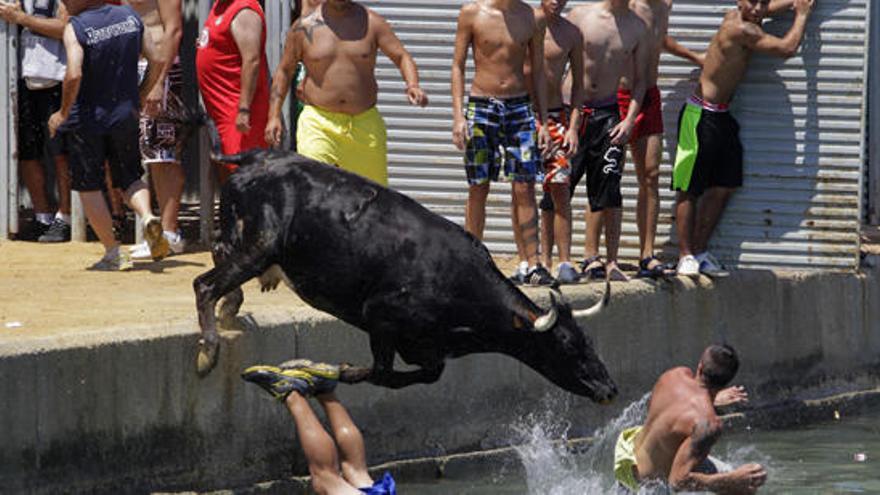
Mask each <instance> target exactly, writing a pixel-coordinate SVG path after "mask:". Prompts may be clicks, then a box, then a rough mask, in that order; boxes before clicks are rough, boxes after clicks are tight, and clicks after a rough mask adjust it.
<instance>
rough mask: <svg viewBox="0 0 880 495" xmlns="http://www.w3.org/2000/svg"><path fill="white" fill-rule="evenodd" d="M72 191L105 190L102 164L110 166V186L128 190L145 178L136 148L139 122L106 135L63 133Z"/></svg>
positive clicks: (77, 131)
mask: <svg viewBox="0 0 880 495" xmlns="http://www.w3.org/2000/svg"><path fill="white" fill-rule="evenodd" d="M64 144H65V146H66V147H67V149H68V151H69V155H68V159H67V160H68V163H69V164H70V174H71V177H72V179H73V190H75V191H98V190H101V189H103V188H104V162H105V161H106V162H107V163H108V164H109V166H110V175H111V177H112V178H113V187H118V188H120V189H123V190H125V189H128V187H129V186H131V185H132V184H133V183H134V182H136V181H138V180H139V179H140V178H141V176H143V175H144V169H143V166H141V153H140V149H139V147H138V119H137V118H131V119H128V120H126V121H124V122H122V123H120V124H118V125H116V126H115V127H114V128H113V130H111V131H109V132H105V133H96V132H89V131H85V130H81V129H72V130H68V131H66V132H65V133H64Z"/></svg>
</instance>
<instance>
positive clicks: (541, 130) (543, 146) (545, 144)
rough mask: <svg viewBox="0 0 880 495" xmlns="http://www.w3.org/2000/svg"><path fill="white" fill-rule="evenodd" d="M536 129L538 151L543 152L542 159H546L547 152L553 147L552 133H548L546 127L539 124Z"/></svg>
mask: <svg viewBox="0 0 880 495" xmlns="http://www.w3.org/2000/svg"><path fill="white" fill-rule="evenodd" d="M535 127H536V128H535V132H536V133H537V135H538V149H539V150H542V153H541V158H546V157H547V155H546V154H545V152H546V151H548V150H549V149H550V147H551V146H552V145H553V140H552V139H550V132H549V131H547V126H546V125H543V124H537V125H536V126H535Z"/></svg>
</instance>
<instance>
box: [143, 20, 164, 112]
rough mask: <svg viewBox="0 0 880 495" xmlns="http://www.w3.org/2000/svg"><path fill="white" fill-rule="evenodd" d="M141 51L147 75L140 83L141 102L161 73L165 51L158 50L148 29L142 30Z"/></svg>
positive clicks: (144, 100)
mask: <svg viewBox="0 0 880 495" xmlns="http://www.w3.org/2000/svg"><path fill="white" fill-rule="evenodd" d="M141 53H142V54H143V56H144V58H146V59H147V75H146V76H144V82H143V83H142V84H141V88H140V91H139V93H140V97H141V102H144V103H145V102H146V98H147V94H148V93H149V88H152V87H153V86H154V85H155V84H156V81H158V80H159V77H161V74H162V67H163V66H164V65H165V63H166V60H165V53H164V52H163V51H161V50H159V47H158V46H157V45H156V42H155V41H154V40H153V36H152V35H150V31H148V30H146V29H145V30H144V36H143V40H142V42H141Z"/></svg>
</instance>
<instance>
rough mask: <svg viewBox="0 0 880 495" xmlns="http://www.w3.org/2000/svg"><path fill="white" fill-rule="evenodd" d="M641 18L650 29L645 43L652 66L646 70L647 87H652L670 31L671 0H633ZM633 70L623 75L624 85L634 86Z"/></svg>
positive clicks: (634, 9) (655, 83)
mask: <svg viewBox="0 0 880 495" xmlns="http://www.w3.org/2000/svg"><path fill="white" fill-rule="evenodd" d="M629 8H630V9H632V11H633V12H635V13H636V15H638V16H639V18H640V19H641V20H642V21H644V23H645V26H646V28H647V30H648V33H647V36H645V38H644V40H643V43H645V46H646V48H647V51H648V60H649V62H650V67H648V68H647V70H646V71H645V76H646V80H645V87H646V88H651V87H653V86H656V85H657V77H658V74H659V67H660V54H661V53H662V52H663V40H664V39H665V38H666V34H667V33H668V32H669V12H670V10H671V5H670V1H669V0H632V1H631V2H630V4H629ZM631 72H632V71H627V73H626V75H624V77H623V83H622V85H623V86H625V87H627V88H630V87H632V74H631Z"/></svg>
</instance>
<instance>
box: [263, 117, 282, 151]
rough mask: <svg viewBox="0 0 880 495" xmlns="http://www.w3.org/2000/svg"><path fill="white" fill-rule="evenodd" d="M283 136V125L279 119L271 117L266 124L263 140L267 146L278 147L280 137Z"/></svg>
mask: <svg viewBox="0 0 880 495" xmlns="http://www.w3.org/2000/svg"><path fill="white" fill-rule="evenodd" d="M283 134H284V124H283V123H282V122H281V118H280V117H272V118H270V119H269V122H268V123H266V132H265V136H264V137H265V138H266V143H267V144H268V145H269V146H280V145H281V137H282V135H283Z"/></svg>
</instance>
